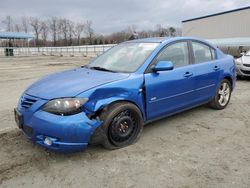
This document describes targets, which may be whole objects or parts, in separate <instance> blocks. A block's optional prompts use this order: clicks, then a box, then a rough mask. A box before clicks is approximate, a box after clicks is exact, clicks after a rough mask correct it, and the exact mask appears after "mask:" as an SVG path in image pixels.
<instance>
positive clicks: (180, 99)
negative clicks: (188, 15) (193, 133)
mask: <svg viewBox="0 0 250 188" xmlns="http://www.w3.org/2000/svg"><path fill="white" fill-rule="evenodd" d="M189 51H190V48H189V45H188V42H187V41H181V42H176V43H174V44H170V45H168V46H167V47H165V48H164V49H163V50H162V51H161V52H160V53H159V54H158V55H157V56H156V58H155V59H154V61H153V64H155V63H157V62H159V61H171V62H172V63H173V64H174V69H173V70H170V71H160V72H157V73H155V72H153V71H149V72H147V73H145V75H144V76H145V92H146V106H147V118H148V120H152V119H156V118H159V117H162V116H165V115H168V114H171V113H174V112H176V111H179V110H182V109H183V108H185V107H188V106H190V105H192V103H193V101H194V100H195V96H194V85H195V83H194V82H195V79H194V77H193V74H194V73H193V72H194V69H193V67H192V65H190V53H189Z"/></svg>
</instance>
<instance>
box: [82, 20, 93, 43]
mask: <svg viewBox="0 0 250 188" xmlns="http://www.w3.org/2000/svg"><path fill="white" fill-rule="evenodd" d="M92 25H93V23H92V21H91V20H87V21H86V22H85V24H84V26H85V28H84V32H85V33H86V35H87V37H88V40H89V44H92V43H93V42H92V40H93V35H94V29H93V28H92Z"/></svg>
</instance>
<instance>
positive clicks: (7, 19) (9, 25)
mask: <svg viewBox="0 0 250 188" xmlns="http://www.w3.org/2000/svg"><path fill="white" fill-rule="evenodd" d="M2 23H3V24H4V25H5V30H6V31H7V32H11V31H13V30H14V27H13V19H12V17H11V16H6V17H5V19H4V20H3V21H2Z"/></svg>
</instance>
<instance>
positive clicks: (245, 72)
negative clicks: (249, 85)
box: [236, 64, 250, 77]
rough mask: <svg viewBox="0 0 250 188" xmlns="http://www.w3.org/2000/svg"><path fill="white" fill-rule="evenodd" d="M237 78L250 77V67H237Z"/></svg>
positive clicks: (240, 65)
mask: <svg viewBox="0 0 250 188" xmlns="http://www.w3.org/2000/svg"><path fill="white" fill-rule="evenodd" d="M236 72H237V75H238V76H249V77H250V67H247V66H244V65H243V64H239V65H237V69H236Z"/></svg>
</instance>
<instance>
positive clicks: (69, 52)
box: [0, 44, 116, 56]
mask: <svg viewBox="0 0 250 188" xmlns="http://www.w3.org/2000/svg"><path fill="white" fill-rule="evenodd" d="M115 45H116V44H106V45H86V46H65V47H29V48H28V47H23V48H22V47H12V48H9V47H7V48H8V49H13V52H14V56H36V55H45V56H96V55H99V54H102V53H103V52H105V51H106V50H108V49H109V48H111V47H113V46H115ZM5 49H6V48H5V47H0V56H5Z"/></svg>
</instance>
